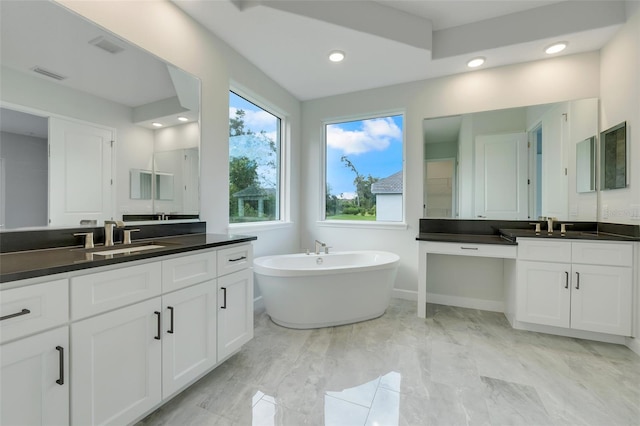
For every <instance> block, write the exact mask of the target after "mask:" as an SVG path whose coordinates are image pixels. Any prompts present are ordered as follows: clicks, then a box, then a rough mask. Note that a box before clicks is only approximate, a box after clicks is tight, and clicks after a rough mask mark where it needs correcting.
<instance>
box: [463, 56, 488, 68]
mask: <svg viewBox="0 0 640 426" xmlns="http://www.w3.org/2000/svg"><path fill="white" fill-rule="evenodd" d="M484 61H485V59H484V58H483V57H482V56H478V57H477V58H473V59H472V60H470V61H469V62H467V66H468V67H469V68H476V67H479V66H480V65H482V64H484Z"/></svg>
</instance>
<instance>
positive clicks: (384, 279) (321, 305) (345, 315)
mask: <svg viewBox="0 0 640 426" xmlns="http://www.w3.org/2000/svg"><path fill="white" fill-rule="evenodd" d="M399 261H400V258H399V256H398V255H396V254H393V253H389V252H384V251H349V252H335V253H331V254H320V255H317V254H310V255H307V254H286V255H279V256H265V257H259V258H256V259H255V260H254V261H253V270H254V272H255V278H256V282H257V283H258V287H259V288H260V292H261V293H262V298H263V300H264V304H265V307H266V310H267V314H269V316H270V317H271V319H272V320H273V322H275V323H276V324H280V325H282V326H285V327H289V328H319V327H329V326H334V325H341V324H350V323H354V322H358V321H364V320H368V319H372V318H376V317H379V316H380V315H382V314H384V312H385V310H386V309H387V306H389V301H390V299H391V292H392V290H393V284H394V282H395V278H396V272H397V270H398V263H399Z"/></svg>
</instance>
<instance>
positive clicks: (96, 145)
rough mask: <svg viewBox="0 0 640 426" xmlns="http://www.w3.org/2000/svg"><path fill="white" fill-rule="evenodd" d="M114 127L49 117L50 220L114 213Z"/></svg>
mask: <svg viewBox="0 0 640 426" xmlns="http://www.w3.org/2000/svg"><path fill="white" fill-rule="evenodd" d="M113 140H114V131H113V130H112V129H108V128H104V127H99V126H97V125H91V124H85V123H79V122H74V121H68V120H63V119H60V118H56V117H51V118H50V119H49V194H50V196H49V224H50V225H55V226H61V225H79V224H80V221H81V220H82V219H95V220H98V221H103V220H105V219H110V218H111V217H112V216H113V211H112V204H113V203H112V191H113V189H112V188H113V181H112V179H113V165H112V156H113V154H112V151H113V146H112V145H113V143H112V141H113Z"/></svg>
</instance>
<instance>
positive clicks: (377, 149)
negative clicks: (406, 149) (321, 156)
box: [229, 92, 403, 198]
mask: <svg viewBox="0 0 640 426" xmlns="http://www.w3.org/2000/svg"><path fill="white" fill-rule="evenodd" d="M229 100H230V103H229V118H233V117H235V114H236V111H237V110H239V109H242V110H243V111H244V112H245V116H244V122H245V128H248V129H251V130H252V131H253V132H255V133H259V132H260V131H262V130H264V131H265V132H266V133H267V135H268V136H269V137H271V138H272V139H274V140H275V137H276V134H277V123H278V120H277V118H276V117H275V116H274V115H272V114H270V113H268V112H266V111H264V110H262V109H261V108H259V107H257V106H256V105H254V104H252V103H251V102H249V101H247V100H246V99H243V98H242V97H240V96H238V95H236V94H234V93H232V92H231V94H230V97H229ZM402 129H403V117H402V115H395V116H390V117H381V118H373V119H368V120H356V121H349V122H343V123H334V124H329V125H327V126H326V137H327V151H326V159H327V183H328V184H329V186H330V188H331V193H332V194H334V195H338V196H340V195H341V194H342V198H352V197H353V194H354V193H355V187H354V185H353V180H354V178H355V174H354V173H353V171H352V170H350V169H349V168H347V167H346V166H345V164H344V163H343V162H341V161H340V158H341V157H342V156H343V155H346V156H347V157H348V158H349V160H350V161H351V162H352V163H353V165H354V166H355V167H356V169H357V170H358V172H359V173H360V174H361V175H364V176H368V175H369V174H371V176H374V177H377V178H381V179H382V178H385V177H387V176H390V175H392V174H394V173H396V172H398V171H400V170H402V140H403V137H402Z"/></svg>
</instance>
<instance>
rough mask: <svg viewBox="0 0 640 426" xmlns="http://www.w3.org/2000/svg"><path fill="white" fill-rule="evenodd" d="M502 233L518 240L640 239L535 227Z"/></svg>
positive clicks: (604, 233)
mask: <svg viewBox="0 0 640 426" xmlns="http://www.w3.org/2000/svg"><path fill="white" fill-rule="evenodd" d="M500 233H501V234H502V235H504V236H506V237H508V238H511V239H515V240H517V239H518V238H525V237H526V238H553V239H564V240H591V241H640V237H637V236H630V235H620V234H614V233H610V232H602V231H586V232H583V231H569V230H567V232H566V234H561V233H560V231H558V230H554V231H553V234H549V233H547V231H544V230H543V231H542V232H540V233H539V234H536V232H535V231H534V230H533V229H500Z"/></svg>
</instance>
